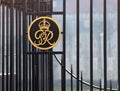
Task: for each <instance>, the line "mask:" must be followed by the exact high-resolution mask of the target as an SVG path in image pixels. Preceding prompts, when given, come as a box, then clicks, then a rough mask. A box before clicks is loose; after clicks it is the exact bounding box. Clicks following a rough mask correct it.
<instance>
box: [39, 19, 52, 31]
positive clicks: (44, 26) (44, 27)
mask: <svg viewBox="0 0 120 91" xmlns="http://www.w3.org/2000/svg"><path fill="white" fill-rule="evenodd" d="M38 26H39V27H40V29H41V30H48V29H49V27H50V23H49V22H48V21H47V20H46V19H45V18H44V19H43V20H42V21H41V22H40V23H39V25H38Z"/></svg>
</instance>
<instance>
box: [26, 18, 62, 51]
mask: <svg viewBox="0 0 120 91" xmlns="http://www.w3.org/2000/svg"><path fill="white" fill-rule="evenodd" d="M44 18H45V19H49V20H51V21H53V22H54V23H55V24H56V25H57V27H58V31H59V35H58V39H57V41H56V42H55V44H54V45H52V46H50V47H46V48H41V47H38V46H37V45H36V44H34V43H33V41H32V40H31V37H30V29H31V27H32V25H33V24H34V23H35V22H36V21H37V20H39V19H44ZM60 37H61V31H60V26H59V24H58V23H57V22H56V21H55V20H54V19H53V18H51V17H47V16H42V17H38V18H36V19H34V20H33V21H32V22H31V24H30V25H29V27H28V39H29V41H30V43H31V44H32V45H33V46H34V47H36V48H38V49H40V50H48V49H51V48H53V47H55V46H56V45H57V44H58V42H59V41H60Z"/></svg>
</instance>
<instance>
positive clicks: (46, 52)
mask: <svg viewBox="0 0 120 91" xmlns="http://www.w3.org/2000/svg"><path fill="white" fill-rule="evenodd" d="M27 54H37V55H39V54H63V52H62V51H58V52H54V51H44V52H27Z"/></svg>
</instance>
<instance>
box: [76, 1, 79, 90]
mask: <svg viewBox="0 0 120 91" xmlns="http://www.w3.org/2000/svg"><path fill="white" fill-rule="evenodd" d="M76 8H77V9H76V10H77V11H76V12H77V14H76V15H77V16H76V17H77V20H76V24H77V25H76V27H77V29H76V33H77V34H76V40H77V42H76V45H77V46H76V52H77V53H76V54H77V55H76V56H77V57H76V58H77V59H76V60H77V61H76V73H77V74H76V75H77V83H76V84H77V87H76V88H77V91H79V70H80V69H79V68H80V67H79V61H80V59H79V56H80V52H79V51H80V49H79V47H80V46H79V45H80V36H79V35H80V27H79V26H80V24H79V20H80V18H79V10H80V9H79V0H77V1H76Z"/></svg>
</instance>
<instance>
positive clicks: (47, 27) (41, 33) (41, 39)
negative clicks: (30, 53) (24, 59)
mask: <svg viewBox="0 0 120 91" xmlns="http://www.w3.org/2000/svg"><path fill="white" fill-rule="evenodd" d="M60 35H61V32H60V27H59V25H58V23H57V22H56V21H55V20H54V19H53V18H50V17H39V18H37V19H35V20H33V21H32V23H31V24H30V26H29V28H28V39H29V41H30V42H31V44H32V45H33V46H34V47H36V48H39V49H41V50H48V49H51V48H53V47H54V46H55V45H56V44H57V43H58V42H59V39H60Z"/></svg>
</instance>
